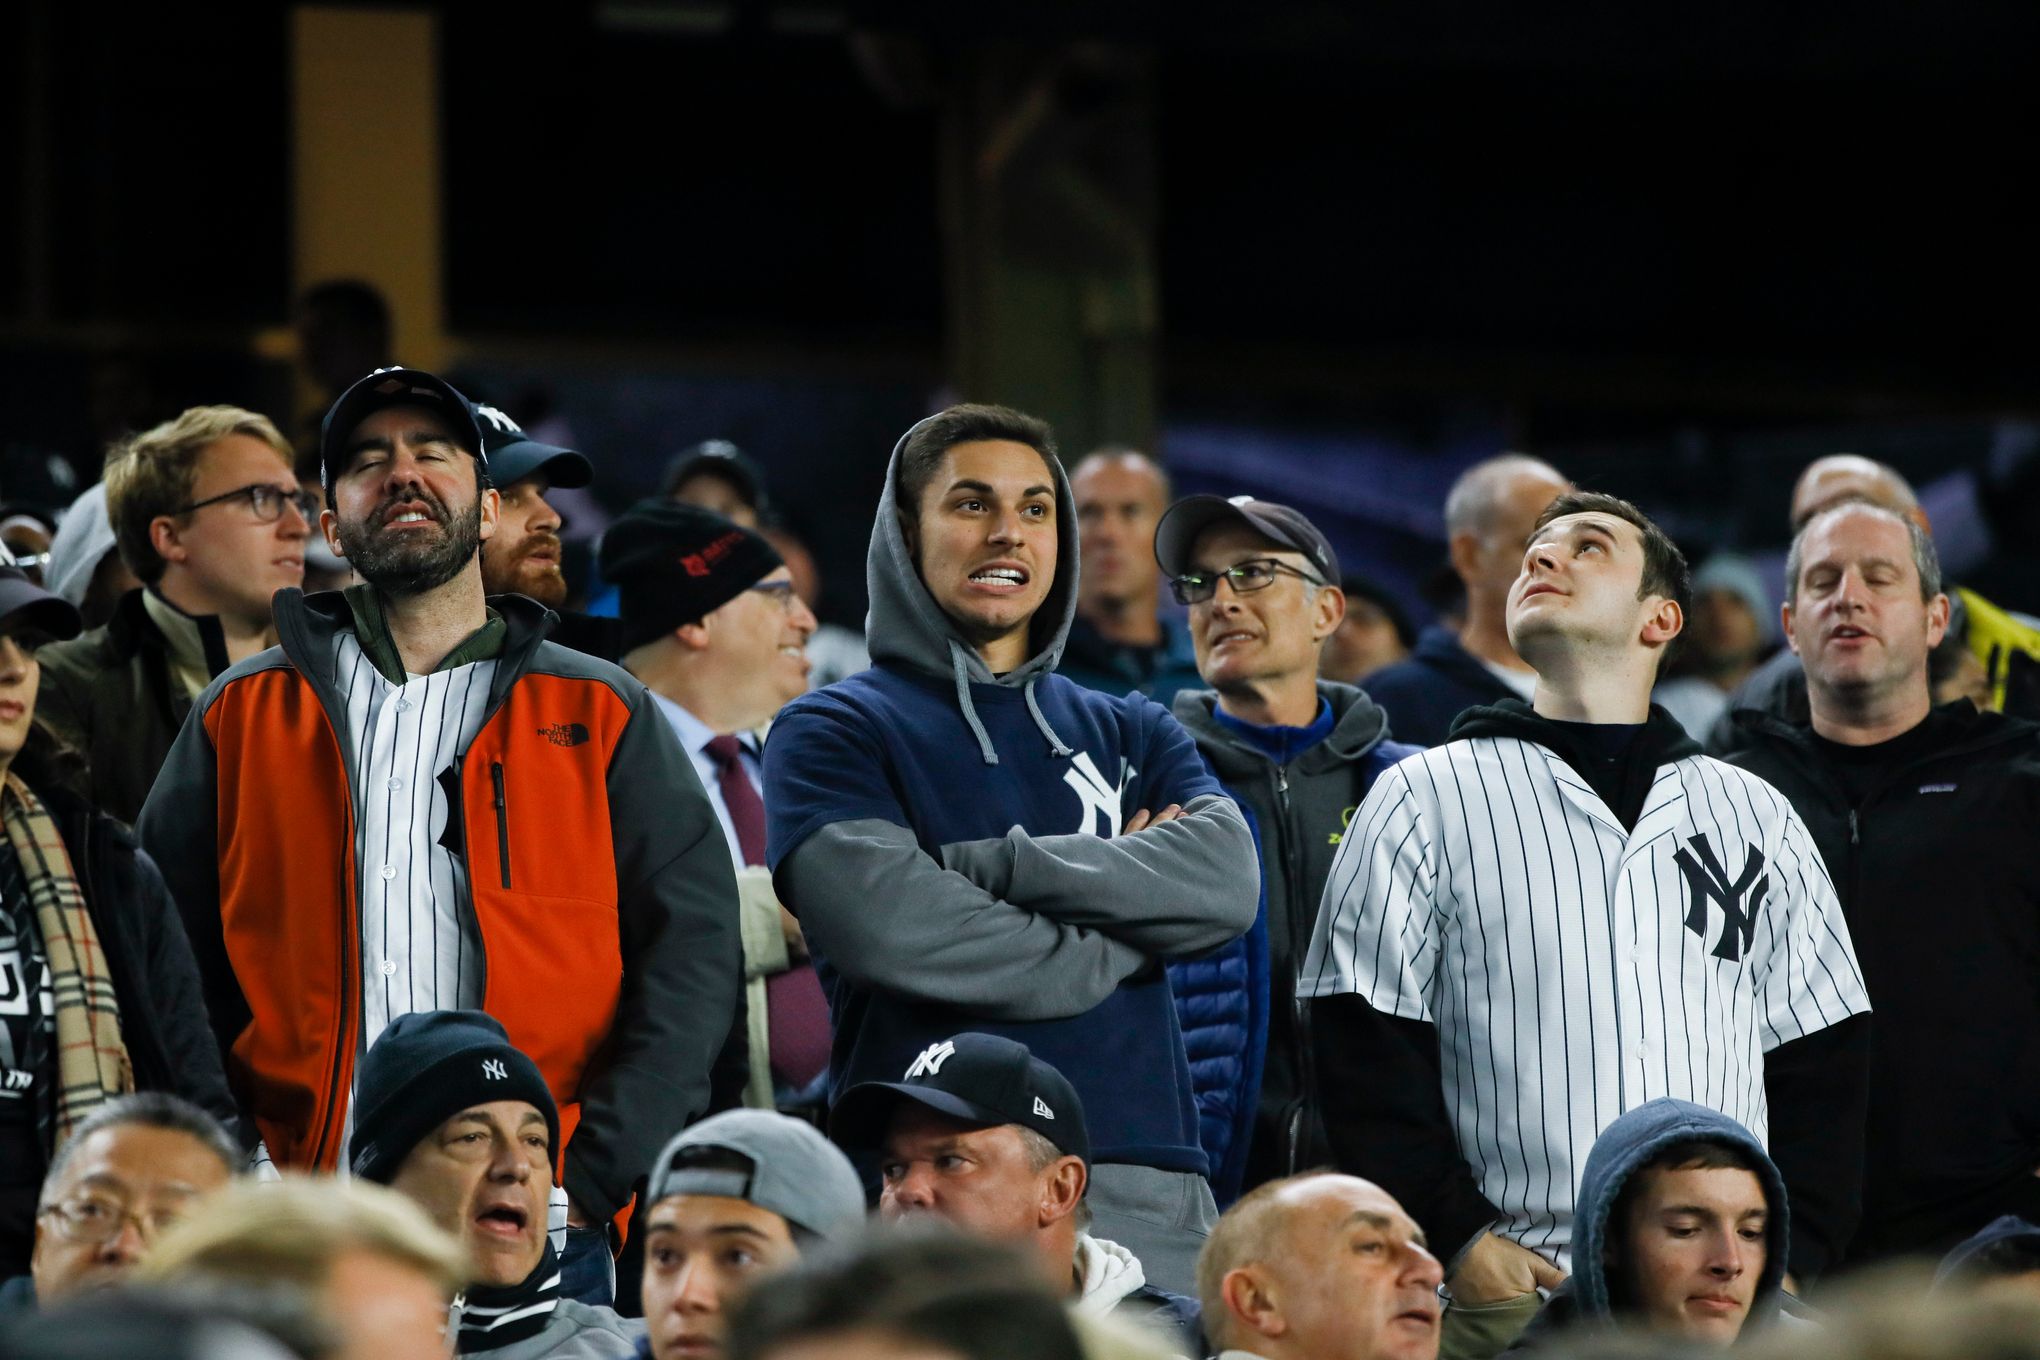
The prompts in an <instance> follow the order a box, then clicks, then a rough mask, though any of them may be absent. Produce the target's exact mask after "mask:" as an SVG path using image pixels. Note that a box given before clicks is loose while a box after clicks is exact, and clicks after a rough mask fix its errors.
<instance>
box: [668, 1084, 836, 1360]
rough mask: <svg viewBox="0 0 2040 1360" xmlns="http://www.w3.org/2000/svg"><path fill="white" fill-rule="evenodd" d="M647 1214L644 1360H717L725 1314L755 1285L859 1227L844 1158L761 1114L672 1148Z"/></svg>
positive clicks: (791, 1123)
mask: <svg viewBox="0 0 2040 1360" xmlns="http://www.w3.org/2000/svg"><path fill="white" fill-rule="evenodd" d="M645 1203H646V1205H647V1206H649V1207H648V1208H646V1209H645V1211H644V1213H645V1221H644V1226H643V1228H642V1229H641V1231H642V1232H643V1234H644V1243H645V1275H644V1293H643V1297H644V1304H645V1324H646V1327H647V1329H648V1332H649V1334H648V1336H647V1337H646V1338H645V1339H644V1340H643V1341H641V1342H640V1343H639V1346H638V1353H639V1354H640V1355H643V1356H645V1357H647V1360H721V1357H722V1355H723V1347H724V1342H725V1340H726V1339H727V1331H728V1326H729V1314H730V1310H731V1309H733V1308H735V1307H736V1305H737V1304H738V1303H740V1302H742V1300H743V1298H744V1296H745V1295H746V1294H748V1293H750V1292H751V1290H752V1289H754V1288H756V1287H757V1285H758V1283H759V1281H761V1280H764V1279H766V1278H768V1277H769V1276H771V1275H773V1274H776V1273H777V1272H779V1271H781V1270H784V1269H786V1268H787V1267H788V1266H790V1265H792V1264H793V1263H794V1262H796V1261H798V1260H799V1259H800V1258H801V1256H802V1254H803V1253H805V1252H808V1251H811V1250H814V1249H815V1248H817V1247H820V1246H824V1245H830V1244H840V1243H843V1242H847V1241H850V1240H852V1239H853V1238H855V1237H856V1235H857V1233H858V1231H859V1229H861V1228H862V1227H863V1226H864V1187H863V1186H862V1185H860V1184H859V1183H858V1180H857V1172H856V1169H855V1168H853V1167H852V1166H851V1165H850V1159H849V1158H847V1157H845V1156H844V1155H843V1153H842V1152H841V1151H840V1150H839V1149H838V1148H837V1147H836V1146H835V1145H834V1144H833V1143H831V1142H829V1140H828V1139H826V1138H824V1137H822V1135H821V1134H820V1133H818V1132H816V1130H815V1127H814V1125H812V1124H807V1123H803V1122H802V1121H800V1120H797V1119H789V1118H787V1117H786V1116H785V1115H782V1114H775V1113H772V1112H771V1111H768V1110H729V1111H725V1112H724V1113H722V1114H719V1115H716V1116H714V1117H713V1118H710V1119H704V1120H702V1121H701V1122H700V1123H699V1124H696V1125H695V1126H694V1127H692V1128H690V1129H687V1130H685V1131H684V1132H682V1133H681V1134H679V1135H678V1136H677V1137H675V1138H674V1139H673V1141H672V1142H670V1143H668V1144H667V1145H666V1149H665V1151H663V1152H661V1153H660V1154H659V1160H658V1161H657V1162H656V1163H655V1164H654V1165H653V1167H652V1174H651V1177H650V1179H649V1180H648V1181H647V1182H646V1184H645Z"/></svg>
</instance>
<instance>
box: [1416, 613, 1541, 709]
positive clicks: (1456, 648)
mask: <svg viewBox="0 0 2040 1360" xmlns="http://www.w3.org/2000/svg"><path fill="white" fill-rule="evenodd" d="M1410 660H1411V661H1421V662H1423V663H1424V664H1425V665H1427V666H1429V667H1431V669H1433V670H1436V671H1443V672H1444V673H1445V674H1447V675H1450V676H1455V677H1457V678H1458V679H1460V680H1464V681H1466V682H1467V683H1468V684H1472V685H1482V686H1485V687H1486V688H1488V689H1491V690H1493V691H1494V692H1495V693H1496V694H1506V695H1509V696H1510V697H1512V698H1513V697H1514V696H1515V693H1516V691H1514V690H1512V689H1510V688H1509V686H1508V684H1507V683H1506V682H1504V681H1503V679H1502V678H1501V677H1500V676H1498V675H1496V674H1495V673H1494V672H1493V671H1491V670H1489V669H1488V665H1487V663H1486V662H1485V661H1482V660H1481V659H1480V658H1479V657H1477V656H1475V655H1474V654H1473V653H1472V652H1469V651H1467V650H1466V644H1465V643H1463V642H1461V641H1460V640H1459V634H1457V633H1455V632H1453V631H1452V630H1451V629H1450V628H1447V627H1445V626H1444V625H1443V624H1436V623H1434V624H1432V625H1431V626H1430V627H1428V628H1426V629H1425V630H1424V631H1423V632H1421V633H1419V634H1417V645H1416V647H1415V648H1414V649H1413V650H1412V651H1411V652H1410Z"/></svg>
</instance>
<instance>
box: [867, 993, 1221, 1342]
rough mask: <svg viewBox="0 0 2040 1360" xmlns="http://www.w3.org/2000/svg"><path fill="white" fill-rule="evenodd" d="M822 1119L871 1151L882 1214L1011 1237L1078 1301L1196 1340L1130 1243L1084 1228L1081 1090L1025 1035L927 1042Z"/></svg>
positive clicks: (1087, 1143) (1081, 1307)
mask: <svg viewBox="0 0 2040 1360" xmlns="http://www.w3.org/2000/svg"><path fill="white" fill-rule="evenodd" d="M830 1130H831V1132H832V1134H833V1135H834V1137H835V1139H836V1141H837V1142H839V1143H841V1144H843V1145H844V1146H845V1147H847V1148H849V1149H850V1150H851V1151H852V1152H853V1153H861V1154H865V1155H867V1156H872V1155H875V1159H876V1160H877V1162H878V1167H879V1200H878V1212H879V1216H880V1217H881V1218H885V1219H901V1218H908V1217H911V1216H913V1215H917V1214H925V1215H929V1216H931V1217H936V1218H941V1219H944V1220H946V1221H947V1222H949V1223H950V1224H952V1225H953V1226H955V1227H957V1228H958V1229H960V1230H962V1231H963V1232H966V1233H968V1234H970V1235H972V1236H974V1237H985V1238H990V1239H993V1240H1000V1241H1011V1242H1017V1243H1020V1244H1023V1245H1025V1246H1027V1247H1029V1248H1030V1249H1031V1250H1032V1251H1034V1252H1035V1253H1036V1255H1037V1258H1038V1259H1039V1260H1040V1262H1041V1264H1042V1267H1043V1270H1044V1273H1045V1276H1046V1278H1047V1281H1048V1283H1049V1286H1050V1287H1051V1288H1053V1289H1055V1290H1056V1291H1057V1292H1058V1293H1059V1294H1063V1295H1068V1296H1069V1297H1070V1299H1071V1306H1072V1307H1073V1308H1075V1309H1076V1310H1077V1311H1078V1312H1079V1313H1082V1314H1087V1315H1090V1316H1103V1315H1105V1314H1108V1313H1111V1314H1117V1315H1119V1316H1121V1317H1124V1318H1127V1319H1130V1320H1134V1321H1139V1322H1143V1323H1145V1324H1148V1325H1152V1326H1154V1327H1156V1328H1157V1329H1158V1330H1160V1331H1162V1332H1164V1333H1166V1334H1167V1335H1168V1338H1169V1340H1171V1341H1172V1342H1177V1343H1183V1344H1187V1345H1189V1346H1191V1347H1192V1348H1193V1349H1194V1348H1195V1346H1196V1340H1197V1337H1196V1332H1197V1303H1196V1301H1195V1300H1194V1299H1190V1298H1186V1297H1184V1296H1183V1295H1180V1294H1171V1293H1169V1292H1168V1291H1166V1290H1163V1289H1158V1288H1156V1287H1155V1286H1153V1285H1150V1284H1148V1283H1147V1276H1146V1272H1144V1271H1143V1270H1142V1269H1141V1264H1140V1261H1139V1260H1138V1259H1136V1258H1135V1256H1134V1255H1133V1253H1132V1252H1130V1251H1128V1250H1126V1248H1124V1247H1122V1246H1120V1245H1119V1244H1117V1243H1115V1242H1107V1241H1104V1240H1103V1239H1101V1238H1096V1237H1093V1236H1091V1234H1090V1233H1089V1232H1088V1231H1086V1229H1087V1227H1088V1225H1089V1223H1090V1212H1089V1210H1088V1209H1087V1208H1086V1207H1085V1205H1084V1191H1085V1188H1086V1187H1087V1185H1088V1184H1089V1181H1090V1171H1091V1139H1090V1134H1089V1132H1088V1130H1087V1129H1086V1128H1085V1124H1084V1106H1083V1102H1082V1101H1081V1100H1079V1099H1078V1097H1077V1092H1076V1088H1075V1087H1073V1086H1071V1085H1070V1083H1069V1081H1068V1079H1066V1078H1065V1077H1064V1076H1063V1074H1062V1073H1060V1072H1058V1071H1056V1070H1055V1068H1053V1067H1051V1066H1050V1065H1049V1064H1047V1063H1045V1062H1043V1061H1041V1059H1039V1058H1037V1057H1035V1056H1034V1055H1033V1054H1031V1053H1029V1052H1028V1051H1027V1046H1026V1045H1025V1044H1022V1043H1019V1042H1017V1041H1015V1040H1012V1039H1007V1038H1002V1037H1000V1036H998V1035H994V1034H972V1033H966V1034H958V1035H956V1036H954V1037H953V1038H950V1039H945V1040H943V1041H942V1042H940V1043H937V1044H931V1045H929V1046H928V1047H927V1048H926V1049H924V1050H922V1051H921V1053H920V1054H919V1055H918V1056H916V1057H915V1059H914V1061H913V1062H912V1063H911V1064H910V1065H909V1066H908V1068H907V1070H906V1073H905V1075H904V1076H903V1077H902V1078H901V1079H900V1080H899V1081H868V1082H864V1083H862V1084H861V1085H858V1086H853V1087H851V1088H850V1089H849V1090H848V1091H846V1092H844V1093H843V1098H842V1100H840V1101H838V1102H837V1104H836V1109H835V1113H834V1114H833V1116H832V1117H831V1120H830Z"/></svg>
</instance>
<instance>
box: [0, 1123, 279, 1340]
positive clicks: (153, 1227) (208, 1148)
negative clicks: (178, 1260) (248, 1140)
mask: <svg viewBox="0 0 2040 1360" xmlns="http://www.w3.org/2000/svg"><path fill="white" fill-rule="evenodd" d="M242 1160H243V1159H242V1155H241V1150H240V1148H239V1147H238V1146H236V1145H235V1143H234V1140H233V1138H232V1137H231V1136H230V1135H229V1134H228V1133H227V1131H226V1130H225V1129H224V1128H222V1127H221V1126H220V1124H219V1121H218V1120H216V1119H214V1118H213V1117H212V1116H211V1115H209V1114H207V1113H206V1112H205V1111H204V1110H201V1109H199V1108H198V1107H197V1106H196V1105H193V1104H191V1103H190V1102H188V1101H185V1100H181V1099H179V1098H178V1097H176V1096H173V1095H168V1094H165V1093H162V1092H147V1093H144V1094H142V1095H133V1096H122V1097H121V1098H119V1099H118V1100H113V1101H109V1102H108V1103H106V1104H105V1105H102V1106H100V1107H99V1108H98V1109H96V1110H94V1111H93V1112H92V1113H91V1114H89V1115H87V1116H86V1117H85V1118H84V1119H82V1120H80V1121H79V1123H78V1127H77V1129H76V1130H75V1131H74V1132H73V1133H72V1135H71V1138H70V1140H69V1141H68V1142H66V1143H65V1144H64V1145H63V1147H62V1148H60V1149H58V1151H57V1156H56V1160H55V1161H54V1162H52V1163H51V1165H50V1169H49V1174H48V1175H47V1176H45V1177H44V1179H43V1189H42V1203H41V1205H40V1206H39V1207H38V1208H37V1209H36V1217H35V1256H34V1260H33V1262H32V1264H31V1266H30V1275H29V1277H28V1278H30V1279H32V1280H33V1281H34V1297H35V1299H36V1300H37V1301H38V1302H39V1303H51V1302H54V1301H56V1300H58V1299H61V1298H64V1297H65V1296H67V1295H70V1294H75V1293H79V1292H81V1291H84V1290H89V1289H104V1288H106V1287H108V1286H110V1285H116V1284H120V1283H121V1282H123V1281H124V1280H126V1279H127V1278H128V1272H129V1271H131V1270H132V1269H133V1268H134V1266H135V1265H136V1263H137V1262H139V1261H140V1260H141V1259H142V1258H143V1257H144V1256H146V1255H147V1254H148V1251H149V1248H150V1246H151V1245H152V1244H153V1243H154V1242H155V1240H156V1239H157V1238H158V1237H160V1236H161V1235H162V1233H163V1232H164V1230H165V1229H167V1228H169V1227H170V1226H171V1225H172V1224H174V1223H175V1222H177V1220H178V1219H180V1218H182V1217H183V1216H184V1215H185V1214H186V1213H188V1212H190V1210H191V1208H192V1206H193V1205H195V1204H197V1203H198V1202H199V1201H200V1200H202V1199H203V1198H204V1197H205V1196H206V1195H208V1194H210V1193H212V1192H213V1191H215V1190H217V1189H219V1188H220V1187H221V1186H223V1185H225V1184H226V1183H227V1181H228V1180H229V1179H230V1178H231V1177H232V1176H233V1174H234V1172H235V1170H236V1169H237V1168H239V1167H240V1165H241V1163H242ZM19 1292H20V1290H19V1287H18V1286H15V1285H13V1283H12V1282H10V1287H9V1288H8V1289H6V1290H0V1296H4V1295H5V1294H7V1293H19Z"/></svg>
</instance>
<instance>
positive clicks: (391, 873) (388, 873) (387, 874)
mask: <svg viewBox="0 0 2040 1360" xmlns="http://www.w3.org/2000/svg"><path fill="white" fill-rule="evenodd" d="M382 876H383V877H384V878H385V879H390V878H395V877H396V876H397V866H396V865H394V864H385V865H383V867H382Z"/></svg>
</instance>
